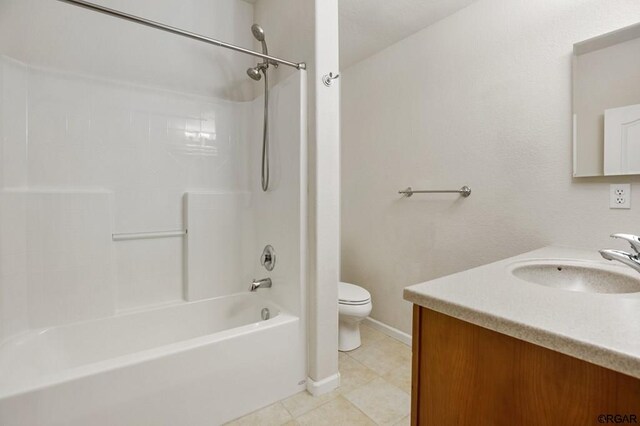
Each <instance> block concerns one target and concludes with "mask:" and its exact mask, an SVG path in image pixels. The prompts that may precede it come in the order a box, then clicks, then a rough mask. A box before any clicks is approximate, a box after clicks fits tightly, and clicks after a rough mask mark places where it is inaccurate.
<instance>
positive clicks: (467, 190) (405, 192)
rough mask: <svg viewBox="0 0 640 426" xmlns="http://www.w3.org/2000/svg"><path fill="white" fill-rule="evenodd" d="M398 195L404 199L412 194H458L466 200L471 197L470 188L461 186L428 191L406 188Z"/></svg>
mask: <svg viewBox="0 0 640 426" xmlns="http://www.w3.org/2000/svg"><path fill="white" fill-rule="evenodd" d="M398 194H402V195H404V196H405V197H411V196H412V195H413V194H460V196H461V197H464V198H467V197H468V196H469V195H471V188H469V187H468V186H466V185H465V186H463V187H462V188H460V189H429V190H414V189H411V187H408V188H407V189H405V190H402V191H398Z"/></svg>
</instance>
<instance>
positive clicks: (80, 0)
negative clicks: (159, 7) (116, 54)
mask: <svg viewBox="0 0 640 426" xmlns="http://www.w3.org/2000/svg"><path fill="white" fill-rule="evenodd" d="M58 1H60V2H62V3H68V4H71V5H74V6H78V7H82V8H85V9H89V10H92V11H94V12H98V13H103V14H105V15H109V16H113V17H115V18H120V19H124V20H126V21H130V22H135V23H136V24H140V25H144V26H147V27H151V28H155V29H157V30H162V31H166V32H168V33H171V34H176V35H180V36H183V37H187V38H190V39H193V40H198V41H201V42H204V43H208V44H212V45H214V46H219V47H224V48H225V49H230V50H234V51H236V52H240V53H244V54H247V55H252V56H255V57H258V58H262V59H264V60H265V61H268V62H271V63H274V64H282V65H287V66H290V67H293V68H296V69H299V70H305V69H307V65H306V64H305V63H304V62H298V63H296V62H291V61H287V60H285V59H280V58H277V57H275V56H270V55H267V54H264V53H258V52H255V51H253V50H249V49H245V48H244V47H240V46H236V45H233V44H229V43H225V42H222V41H219V40H216V39H213V38H210V37H205V36H203V35H200V34H196V33H192V32H190V31H185V30H181V29H179V28H175V27H172V26H169V25H165V24H161V23H159V22H155V21H151V20H149V19H145V18H141V17H139V16H135V15H130V14H128V13H124V12H120V11H119V10H115V9H110V8H108V7H104V6H100V5H97V4H94V3H91V2H88V1H84V0H58Z"/></svg>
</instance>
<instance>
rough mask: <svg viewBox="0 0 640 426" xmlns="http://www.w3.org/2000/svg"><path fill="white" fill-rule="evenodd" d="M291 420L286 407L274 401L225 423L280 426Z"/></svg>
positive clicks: (238, 425)
mask: <svg viewBox="0 0 640 426" xmlns="http://www.w3.org/2000/svg"><path fill="white" fill-rule="evenodd" d="M291 420H293V419H292V417H291V415H290V414H289V412H288V411H287V410H286V408H284V406H283V405H282V404H281V403H279V402H276V403H275V404H273V405H270V406H268V407H266V408H263V409H262V410H258V411H255V412H253V413H251V414H248V415H246V416H244V417H241V418H239V419H238V420H234V421H232V422H231V423H227V426H255V425H260V426H281V425H284V424H286V423H287V422H289V421H291Z"/></svg>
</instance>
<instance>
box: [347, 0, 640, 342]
mask: <svg viewBox="0 0 640 426" xmlns="http://www.w3.org/2000/svg"><path fill="white" fill-rule="evenodd" d="M638 20H640V3H639V2H637V1H635V0H615V1H613V0H540V1H535V2H531V1H526V0H511V1H502V0H479V1H477V2H475V3H474V4H472V5H471V6H469V7H467V8H466V9H463V10H462V11H460V12H458V13H456V14H455V15H452V16H451V17H449V18H446V19H445V20H443V21H440V22H438V23H436V24H434V25H433V26H431V27H429V28H426V29H424V30H422V31H420V32H419V33H417V34H415V35H413V36H411V37H409V38H407V39H405V40H403V41H401V42H399V43H397V44H395V45H394V46H392V47H390V48H388V49H386V50H384V51H382V52H380V53H378V54H376V55H375V56H373V57H371V58H369V59H367V60H364V61H362V62H360V63H358V64H356V65H355V66H353V67H351V68H349V69H348V70H345V71H343V82H342V100H343V104H342V126H343V127H342V141H343V144H342V146H343V147H342V156H343V157H342V176H343V178H342V191H343V192H342V206H343V213H342V250H343V254H342V279H343V280H346V281H349V282H354V283H356V284H360V285H362V286H364V287H366V288H367V289H368V290H370V291H371V293H372V296H373V313H372V316H373V317H374V318H375V319H377V320H380V321H382V322H384V323H387V324H389V325H391V326H394V327H397V328H399V329H400V330H402V331H405V332H409V331H410V329H411V311H410V308H411V307H410V305H409V304H408V303H407V302H405V301H403V300H402V289H403V288H404V287H405V286H407V285H410V284H415V283H418V282H422V281H427V280H429V279H433V278H436V277H439V276H443V275H447V274H451V273H454V272H457V271H461V270H465V269H469V268H472V267H474V266H478V265H481V264H485V263H488V262H492V261H495V260H498V259H501V258H506V257H509V256H513V255H515V254H518V253H522V252H525V251H528V250H532V249H534V248H537V247H540V246H545V245H549V244H561V245H571V246H578V247H586V248H592V249H596V248H600V247H605V246H612V247H615V246H619V247H622V246H620V245H619V244H618V243H616V242H614V241H611V240H610V239H609V238H608V235H609V234H610V233H613V232H623V231H624V232H632V233H639V232H640V222H639V221H638V219H639V216H638V207H637V206H634V208H633V209H632V210H626V211H625V210H609V206H608V203H609V193H608V190H609V188H608V186H609V183H611V182H625V181H632V182H634V183H636V185H635V188H634V190H633V195H634V196H635V199H634V200H633V201H634V203H635V204H636V205H637V203H640V185H637V183H638V182H640V181H639V180H638V178H637V177H633V178H622V179H621V178H616V179H611V178H610V179H572V178H571V173H572V170H571V168H572V159H571V152H572V151H571V127H572V125H571V53H572V46H573V43H575V42H577V41H581V40H584V39H587V38H590V37H592V36H595V35H598V34H601V33H605V32H609V31H612V30H615V29H618V28H621V27H624V26H627V25H630V24H633V23H635V22H637V21H638ZM409 185H411V186H413V187H414V188H434V189H444V188H458V187H460V186H462V185H469V186H470V187H471V188H472V189H473V194H472V195H471V197H470V198H468V199H459V198H456V197H455V196H448V195H442V196H440V195H416V196H414V197H413V198H411V199H401V198H400V197H399V196H398V195H397V191H398V190H399V189H402V188H405V187H407V186H409Z"/></svg>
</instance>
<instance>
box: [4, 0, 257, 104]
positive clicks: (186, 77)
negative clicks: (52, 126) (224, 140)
mask: <svg viewBox="0 0 640 426" xmlns="http://www.w3.org/2000/svg"><path fill="white" fill-rule="evenodd" d="M94 2H95V3H97V4H100V5H102V6H106V7H110V8H114V9H118V10H122V11H124V12H127V13H131V14H133V15H139V16H142V17H144V18H147V19H151V20H154V21H158V22H161V23H164V24H167V25H172V26H175V27H178V28H182V29H185V30H188V31H192V32H195V33H198V34H202V35H204V36H207V37H212V38H217V39H219V40H221V41H225V42H228V43H232V44H236V45H239V46H244V47H248V48H250V47H251V46H252V45H253V36H252V35H251V24H252V21H253V5H251V4H249V3H247V2H245V1H242V0H215V1H210V0H186V1H180V0H160V1H159V0H136V1H128V0H95V1H94ZM0 52H1V53H2V54H5V55H8V56H11V57H13V58H15V59H18V60H21V61H23V62H27V63H29V64H32V65H38V66H44V67H51V68H56V69H59V70H64V71H71V72H75V73H84V74H89V75H94V76H102V77H107V78H113V79H117V80H126V81H130V82H136V83H143V84H148V85H153V86H159V87H164V88H167V89H173V90H178V91H182V92H188V93H195V94H199V95H208V96H216V97H220V98H225V99H234V100H248V99H252V98H253V96H252V89H253V84H252V82H251V81H247V80H248V79H247V78H246V74H245V70H246V69H247V68H248V67H249V66H251V65H252V63H253V62H254V60H253V58H252V57H250V56H246V55H240V54H238V53H235V52H232V51H229V50H226V49H221V48H217V47H215V46H211V45H208V44H204V43H201V42H198V41H194V40H189V39H186V38H183V37H178V36H176V35H173V34H168V33H164V32H161V31H158V30H155V29H153V28H147V27H143V26H141V25H137V24H134V23H130V22H125V21H122V20H119V19H116V18H113V17H110V16H106V15H102V14H99V13H96V12H92V11H88V10H85V9H82V8H79V7H76V6H73V5H69V4H65V3H62V2H58V1H52V0H0Z"/></svg>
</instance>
